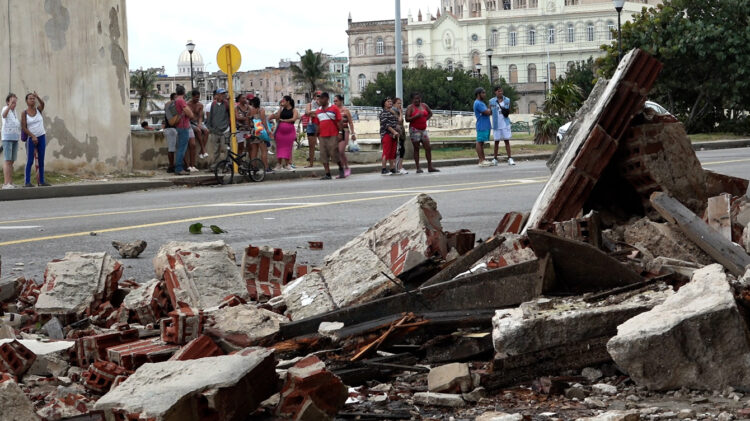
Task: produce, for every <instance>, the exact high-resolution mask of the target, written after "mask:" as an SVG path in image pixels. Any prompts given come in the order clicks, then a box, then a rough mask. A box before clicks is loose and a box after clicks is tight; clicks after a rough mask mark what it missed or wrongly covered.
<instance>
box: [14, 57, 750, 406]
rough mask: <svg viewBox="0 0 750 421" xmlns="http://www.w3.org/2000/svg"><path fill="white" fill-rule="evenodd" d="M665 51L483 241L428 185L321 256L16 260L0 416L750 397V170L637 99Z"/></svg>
mask: <svg viewBox="0 0 750 421" xmlns="http://www.w3.org/2000/svg"><path fill="white" fill-rule="evenodd" d="M660 68H661V65H660V64H659V63H658V62H657V61H655V60H654V59H653V58H651V57H650V56H648V55H647V54H645V53H643V52H642V51H639V50H634V51H631V52H630V53H629V54H628V55H627V56H626V57H624V58H623V60H622V61H621V63H620V65H619V67H618V69H617V72H616V73H615V75H614V77H613V78H612V79H611V80H610V81H607V82H600V83H599V84H597V87H596V88H595V89H594V91H593V92H592V94H591V96H590V97H589V99H588V100H587V102H586V104H585V105H584V107H583V108H582V110H581V111H580V112H579V116H578V118H577V120H576V121H575V123H574V124H573V126H572V127H571V129H570V131H569V135H568V136H567V137H566V139H565V141H564V143H563V144H561V146H560V148H559V150H558V152H557V153H556V156H555V157H554V159H552V160H551V161H550V163H549V165H550V166H551V167H552V176H551V177H550V179H549V181H548V182H547V184H546V185H545V187H544V189H543V190H542V192H541V194H540V195H539V197H538V199H537V201H536V203H535V204H534V206H533V208H532V209H531V210H530V211H529V212H524V211H516V212H509V213H508V214H506V215H498V224H497V226H496V228H495V225H494V222H493V227H492V228H494V229H495V230H494V233H493V234H492V236H490V237H489V238H486V239H480V241H478V242H477V244H476V245H475V239H476V234H475V233H471V232H468V231H466V230H457V231H455V232H446V231H444V230H443V227H442V225H441V223H440V221H441V215H440V213H439V212H438V210H437V203H436V202H435V200H433V199H432V198H431V197H429V196H427V195H425V194H420V195H417V196H416V197H414V198H413V199H411V200H409V201H407V202H406V203H404V204H403V205H402V206H401V207H399V208H398V209H396V210H395V211H394V212H393V213H392V214H390V215H388V216H387V217H385V218H384V219H382V220H381V221H379V222H378V223H376V224H375V225H373V226H372V227H371V228H369V229H368V230H367V231H365V232H364V233H362V234H361V235H359V236H357V237H355V238H354V239H352V240H351V241H350V242H348V243H347V244H345V245H344V246H343V247H341V248H340V249H338V250H336V251H334V252H333V253H331V254H329V255H328V256H326V258H325V259H324V261H323V262H322V264H321V265H320V266H319V267H307V266H305V265H300V264H298V262H297V256H296V253H295V252H293V251H287V250H282V249H279V248H274V247H271V246H265V245H250V244H249V245H248V246H247V247H246V248H245V249H244V250H243V251H242V254H241V261H238V259H237V256H236V254H235V251H234V250H233V249H232V248H231V247H229V246H228V245H227V244H225V243H224V242H222V241H216V242H206V243H189V242H170V243H167V244H164V245H162V246H161V247H160V248H159V251H158V253H157V254H156V257H155V258H154V259H153V264H154V270H155V277H154V279H150V280H148V279H143V280H136V281H134V280H123V279H122V278H123V275H127V274H125V273H124V272H125V269H124V266H123V265H122V264H121V263H120V262H118V261H117V260H116V259H114V258H113V257H111V256H109V255H108V254H106V253H78V252H70V253H67V254H66V255H65V256H64V257H63V258H62V259H57V260H53V261H51V262H49V264H48V266H47V270H46V271H45V274H44V278H43V279H42V280H41V281H42V282H41V283H37V282H36V281H35V280H32V279H23V278H19V279H12V280H11V279H4V278H3V279H2V280H0V303H1V304H2V306H1V307H0V309H1V310H2V314H0V420H6V419H7V420H39V419H42V420H61V419H87V420H103V419H107V420H130V421H137V420H142V421H146V420H154V421H161V420H170V421H171V420H196V421H197V420H221V421H223V420H245V419H267V420H272V419H294V420H332V419H334V418H336V419H445V420H447V419H476V420H523V419H585V420H639V419H649V420H651V419H654V420H655V419H704V418H712V417H715V418H717V419H726V420H730V419H734V418H747V417H750V409H748V407H750V401H747V400H745V401H743V399H744V398H745V395H744V394H743V393H744V392H746V391H747V390H749V389H750V330H748V322H750V312H749V311H748V310H750V255H748V250H749V249H750V198H748V195H747V194H748V191H747V190H748V184H749V183H748V181H747V180H744V179H740V178H736V177H730V176H727V175H721V174H716V173H712V172H709V171H704V170H703V169H702V168H701V166H700V163H699V161H698V160H697V158H696V156H695V153H694V152H693V150H692V148H690V143H689V139H688V138H687V136H686V134H685V131H684V129H683V128H682V126H681V124H680V123H679V122H677V121H675V120H674V118H672V117H670V116H659V115H657V116H653V117H652V116H649V115H646V116H644V115H643V114H642V113H641V112H640V111H641V109H642V106H643V102H644V101H645V98H646V95H647V94H648V91H649V89H650V87H651V85H652V84H653V82H654V80H655V79H656V77H657V75H658V73H659V70H660ZM141 246H142V247H141ZM115 247H116V248H117V249H118V251H120V252H121V253H122V254H121V255H122V257H128V258H137V256H138V253H140V252H141V251H143V248H145V243H143V244H140V243H132V244H125V243H117V245H116V246H115ZM137 249H140V250H137ZM80 417H85V418H80Z"/></svg>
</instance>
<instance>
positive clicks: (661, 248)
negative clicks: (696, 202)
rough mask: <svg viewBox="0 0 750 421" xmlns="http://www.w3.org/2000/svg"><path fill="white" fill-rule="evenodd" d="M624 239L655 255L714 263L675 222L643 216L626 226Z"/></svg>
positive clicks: (704, 263) (696, 262)
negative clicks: (656, 220) (653, 219)
mask: <svg viewBox="0 0 750 421" xmlns="http://www.w3.org/2000/svg"><path fill="white" fill-rule="evenodd" d="M622 239H623V241H625V242H626V243H627V244H630V245H632V246H639V247H643V248H645V249H646V250H648V251H649V252H650V253H651V254H652V255H653V256H661V257H666V258H671V259H676V260H682V261H686V262H691V263H695V264H699V265H708V264H711V263H714V261H713V259H712V258H711V256H709V255H707V254H706V253H705V252H704V251H703V250H701V248H700V247H698V246H697V245H695V244H694V243H693V242H692V241H690V239H688V237H687V236H685V234H683V233H682V231H681V230H680V229H679V228H678V227H677V226H676V225H674V224H670V223H667V222H661V223H659V222H654V221H652V220H650V219H648V218H641V219H639V220H637V221H635V222H633V223H631V224H628V225H627V226H625V229H624V231H623V238H622Z"/></svg>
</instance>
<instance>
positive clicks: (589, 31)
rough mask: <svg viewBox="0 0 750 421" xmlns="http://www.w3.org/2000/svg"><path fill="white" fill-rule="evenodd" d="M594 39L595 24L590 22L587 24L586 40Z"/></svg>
mask: <svg viewBox="0 0 750 421" xmlns="http://www.w3.org/2000/svg"><path fill="white" fill-rule="evenodd" d="M593 40H594V24H593V23H591V22H589V24H588V25H586V41H593Z"/></svg>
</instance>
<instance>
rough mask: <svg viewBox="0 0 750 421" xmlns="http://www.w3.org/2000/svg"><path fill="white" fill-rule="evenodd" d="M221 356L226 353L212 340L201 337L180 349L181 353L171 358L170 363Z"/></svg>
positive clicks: (204, 336)
mask: <svg viewBox="0 0 750 421" xmlns="http://www.w3.org/2000/svg"><path fill="white" fill-rule="evenodd" d="M220 355H224V351H223V350H222V349H221V348H219V346H218V345H216V343H215V342H214V341H213V340H211V338H209V337H208V336H206V335H201V336H199V337H197V338H195V339H193V340H192V341H190V342H188V344H187V345H185V346H183V347H182V348H180V350H179V351H177V352H176V353H175V354H174V355H172V356H171V357H170V358H169V361H187V360H197V359H199V358H206V357H218V356H220Z"/></svg>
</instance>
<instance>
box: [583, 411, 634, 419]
mask: <svg viewBox="0 0 750 421" xmlns="http://www.w3.org/2000/svg"><path fill="white" fill-rule="evenodd" d="M640 419H641V415H640V414H639V413H638V411H607V412H604V413H602V414H599V415H595V416H593V417H583V418H576V421H638V420H640Z"/></svg>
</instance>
